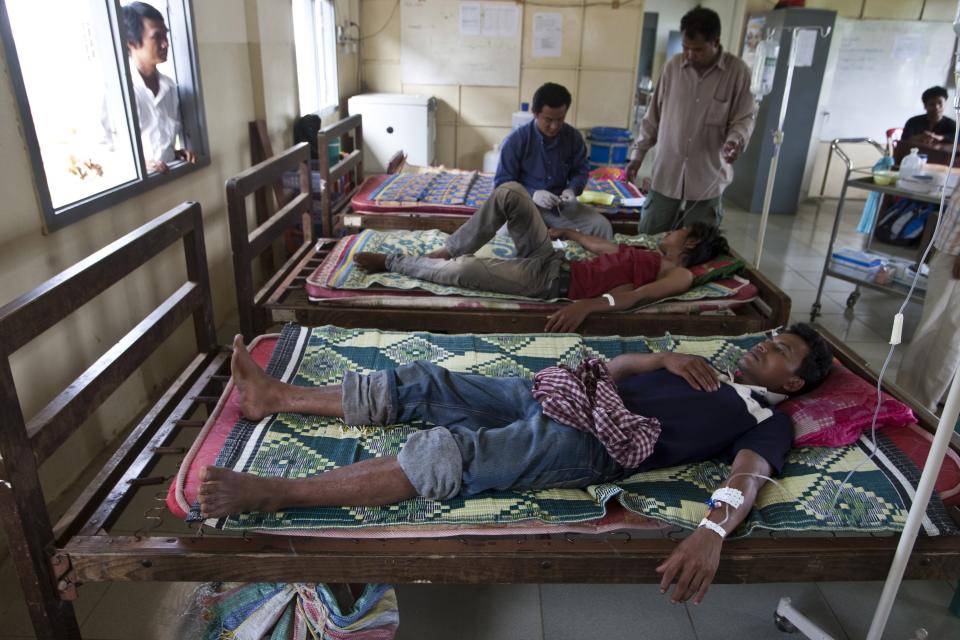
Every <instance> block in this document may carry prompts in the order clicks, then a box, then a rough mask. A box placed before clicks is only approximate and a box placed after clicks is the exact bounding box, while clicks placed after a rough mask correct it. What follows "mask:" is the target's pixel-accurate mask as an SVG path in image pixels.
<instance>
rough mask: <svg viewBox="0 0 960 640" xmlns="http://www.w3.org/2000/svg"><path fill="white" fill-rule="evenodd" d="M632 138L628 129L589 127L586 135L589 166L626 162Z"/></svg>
mask: <svg viewBox="0 0 960 640" xmlns="http://www.w3.org/2000/svg"><path fill="white" fill-rule="evenodd" d="M632 140H633V138H632V137H631V136H630V130H629V129H621V128H620V127H593V128H592V129H590V135H589V136H587V142H589V143H590V164H591V166H594V165H596V166H617V165H624V164H626V163H627V154H628V153H629V152H630V143H631V141H632Z"/></svg>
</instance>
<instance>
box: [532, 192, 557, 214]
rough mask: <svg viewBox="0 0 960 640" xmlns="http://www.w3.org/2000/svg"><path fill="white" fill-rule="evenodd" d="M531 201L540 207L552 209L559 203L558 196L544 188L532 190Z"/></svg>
mask: <svg viewBox="0 0 960 640" xmlns="http://www.w3.org/2000/svg"><path fill="white" fill-rule="evenodd" d="M533 202H534V204H536V205H537V206H538V207H540V208H541V209H553V208H555V207H556V206H557V205H559V204H560V197H559V196H557V195H555V194H553V193H550V192H549V191H547V190H546V189H540V190H539V191H534V192H533Z"/></svg>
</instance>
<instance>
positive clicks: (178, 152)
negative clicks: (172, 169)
mask: <svg viewBox="0 0 960 640" xmlns="http://www.w3.org/2000/svg"><path fill="white" fill-rule="evenodd" d="M121 11H122V13H123V37H124V40H125V41H126V43H127V53H128V54H129V56H130V75H131V76H132V80H133V93H134V96H135V97H136V100H137V117H138V119H139V121H140V140H141V142H142V143H143V157H144V160H146V163H147V169H148V170H149V171H156V172H157V173H166V172H167V171H168V170H169V166H168V165H169V163H171V162H174V161H175V160H185V161H187V162H190V163H194V162H196V161H197V154H196V153H194V152H193V151H190V150H189V149H186V148H181V149H177V148H176V143H177V138H178V137H179V138H180V142H181V144H185V139H184V135H183V128H182V127H181V126H180V97H179V95H178V94H177V85H176V83H174V81H173V80H171V79H170V78H168V77H167V76H165V75H164V74H162V73H160V71H159V70H158V69H157V65H159V64H162V63H164V62H166V61H167V52H168V51H169V49H170V43H169V41H168V40H167V25H166V24H165V23H164V20H163V14H162V13H160V12H159V11H157V10H156V9H155V8H154V7H152V6H150V5H149V4H147V3H145V2H131V3H130V4H129V5H127V6H125V7H121Z"/></svg>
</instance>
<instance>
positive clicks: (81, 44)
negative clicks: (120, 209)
mask: <svg viewBox="0 0 960 640" xmlns="http://www.w3.org/2000/svg"><path fill="white" fill-rule="evenodd" d="M130 3H131V0H125V1H123V2H116V1H115V0H46V1H45V2H36V1H35V0H6V1H5V2H3V3H0V33H2V37H3V41H4V45H5V47H6V55H7V63H8V67H9V69H10V77H11V81H12V83H13V87H14V92H15V95H16V97H17V101H18V103H19V106H20V117H21V122H22V124H23V132H24V136H25V138H26V142H27V147H28V148H29V150H30V155H31V159H32V161H33V165H34V176H35V180H36V184H37V191H38V194H39V197H40V201H41V205H42V209H43V217H44V227H45V229H46V231H48V232H49V231H55V230H57V229H60V228H63V227H64V226H66V225H68V224H70V223H71V222H75V221H76V220H79V219H80V218H83V217H85V216H87V215H90V214H92V213H95V212H96V211H100V210H102V209H105V208H107V207H110V206H112V205H114V204H116V203H117V202H120V201H122V200H124V199H126V198H129V197H131V196H133V195H136V194H138V193H142V192H143V191H145V190H147V189H150V188H153V187H154V186H157V185H159V184H164V183H165V182H167V181H169V180H171V179H174V178H176V177H177V176H179V175H182V174H183V173H185V172H189V171H192V170H193V169H194V168H196V166H197V165H194V164H190V163H188V162H183V161H178V160H177V159H176V158H174V159H173V160H171V161H170V162H169V164H168V165H167V167H166V168H167V169H168V170H167V171H166V172H165V173H158V172H157V171H156V170H155V169H156V168H157V167H159V166H160V165H157V164H156V163H153V162H151V160H152V159H151V158H150V157H147V153H145V150H144V147H145V144H144V140H148V144H147V147H149V139H148V136H147V133H146V132H145V133H144V135H143V136H141V132H140V126H141V124H146V123H148V122H150V114H149V113H147V114H141V113H138V108H137V99H136V96H137V90H138V89H137V87H136V86H135V85H136V84H137V83H136V82H134V80H137V81H138V82H139V84H140V85H141V86H142V85H144V82H143V80H142V79H141V76H140V73H139V71H138V70H137V66H136V64H135V62H134V61H133V59H132V58H131V57H130V56H128V52H127V46H126V43H125V42H124V40H125V38H123V37H122V36H121V35H120V34H121V31H122V27H121V25H122V22H123V21H122V18H121V13H120V12H121V9H120V7H121V6H126V5H128V4H130ZM150 5H151V6H152V7H154V8H155V9H156V10H157V11H159V12H160V15H162V16H163V23H164V25H165V26H166V28H167V29H168V30H169V33H168V34H167V39H166V43H167V44H168V48H167V56H166V58H167V59H166V61H165V62H162V63H161V64H158V65H157V66H156V68H157V70H158V71H159V72H160V73H161V74H163V75H164V76H166V77H167V78H169V79H170V80H169V81H168V84H167V85H166V86H167V87H168V88H170V89H171V93H170V96H171V102H170V103H169V104H174V105H176V103H177V102H179V109H177V111H178V118H179V119H178V123H177V124H178V125H179V126H178V127H176V133H175V134H174V138H175V140H176V142H175V145H176V148H177V149H180V150H183V151H182V152H181V151H177V152H176V155H177V156H183V157H189V158H190V159H193V154H196V158H197V160H198V163H197V164H200V165H202V164H206V163H208V162H209V159H208V154H207V151H206V150H207V141H206V136H205V126H204V120H203V109H202V102H201V96H200V81H199V71H198V67H197V62H196V48H195V45H194V42H195V38H194V36H193V23H192V14H191V11H190V9H191V7H190V0H150ZM157 37H158V39H162V31H161V35H159V36H157ZM131 72H132V73H133V74H137V76H136V77H134V76H132V75H131ZM148 84H149V83H148ZM157 95H158V96H159V95H161V94H159V93H158V94H157ZM187 150H189V151H190V152H191V155H190V156H187V155H186V151H187ZM148 153H149V152H148ZM171 153H173V150H172V148H171Z"/></svg>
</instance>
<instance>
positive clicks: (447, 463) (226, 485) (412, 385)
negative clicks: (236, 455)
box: [200, 336, 536, 517]
mask: <svg viewBox="0 0 960 640" xmlns="http://www.w3.org/2000/svg"><path fill="white" fill-rule="evenodd" d="M231 370H232V373H233V382H234V384H235V385H236V387H237V390H238V392H239V395H240V406H241V411H242V412H243V415H244V416H245V417H247V418H250V419H253V420H259V419H262V418H263V417H265V416H268V415H271V414H273V413H277V412H281V411H287V412H298V413H304V414H312V415H321V416H329V417H340V418H343V419H344V420H345V421H347V422H348V424H357V425H359V424H393V423H396V422H409V421H414V420H422V421H426V422H431V423H434V424H443V425H445V426H456V427H459V428H461V429H467V430H473V429H483V428H493V427H498V426H501V425H504V424H507V423H510V422H512V421H514V420H516V419H518V418H519V417H522V416H523V415H525V414H526V413H527V412H529V410H530V405H531V403H535V402H536V401H535V400H534V399H533V396H532V395H531V394H530V384H529V383H528V382H524V381H522V380H520V379H518V378H488V377H484V376H478V375H468V374H457V373H453V372H450V371H447V370H446V369H443V368H442V367H438V366H436V365H433V364H430V363H412V364H410V365H404V366H402V367H399V368H397V369H395V370H393V371H381V372H377V373H375V374H372V375H370V376H358V375H356V374H351V373H348V374H347V375H346V376H345V377H344V382H343V384H342V385H331V386H326V387H297V386H295V385H289V384H286V383H283V382H280V381H279V380H276V379H274V378H271V377H270V376H268V375H267V374H266V373H265V372H264V371H263V370H262V369H261V368H260V367H259V365H257V363H256V362H254V361H253V359H252V358H251V357H250V354H249V353H248V352H247V350H246V348H245V347H244V345H243V340H242V338H241V337H240V336H237V337H235V338H234V352H233V358H232V360H231ZM440 432H444V433H445V434H446V437H444V434H442V433H440ZM404 452H406V453H401V458H402V457H403V456H405V455H408V456H412V457H417V456H422V455H425V454H426V455H428V456H429V457H431V458H432V459H433V460H434V462H433V464H430V465H426V466H423V467H420V466H412V467H411V466H409V465H408V467H407V469H406V470H405V469H404V466H403V464H402V460H398V458H397V457H396V456H384V457H380V458H372V459H369V460H363V461H361V462H358V463H355V464H352V465H348V466H345V467H340V468H338V469H334V470H332V471H328V472H326V473H323V474H321V475H318V476H315V477H313V478H306V479H289V478H262V477H258V476H255V475H252V474H246V473H237V472H234V471H230V470H228V469H222V468H218V467H212V466H208V467H205V468H204V469H203V470H202V471H201V480H202V485H201V488H200V505H201V512H202V513H203V514H204V516H206V517H223V516H227V515H231V514H235V513H240V512H243V511H266V512H273V511H278V510H279V509H281V508H284V507H302V506H327V505H358V506H375V505H383V504H393V503H395V502H399V501H401V500H406V499H408V498H412V497H414V496H416V495H418V493H421V494H422V493H423V492H429V493H428V494H427V495H430V494H433V497H449V496H452V495H456V493H458V492H459V487H460V477H461V469H462V462H461V460H460V453H459V450H458V449H457V448H456V445H455V444H454V442H453V440H452V439H451V438H450V437H449V434H448V433H446V429H445V427H437V428H435V429H430V430H425V431H419V432H417V433H415V434H414V435H412V436H411V437H410V439H408V442H407V445H406V446H405V448H404ZM411 480H412V481H413V482H411ZM415 485H417V486H415ZM418 486H419V488H418Z"/></svg>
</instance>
